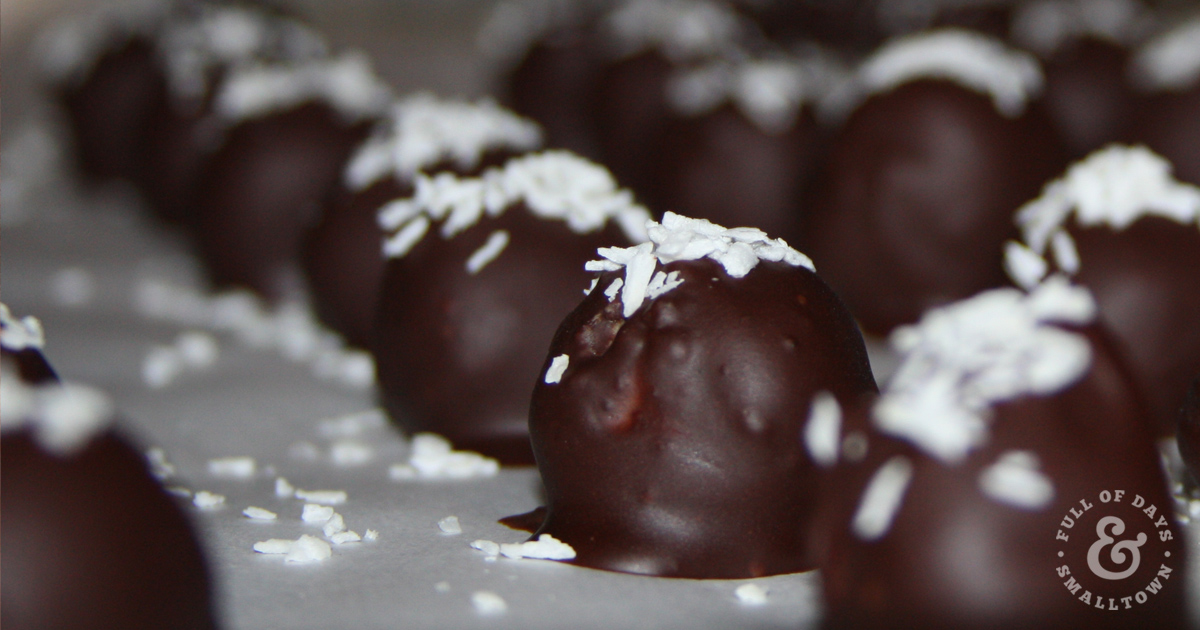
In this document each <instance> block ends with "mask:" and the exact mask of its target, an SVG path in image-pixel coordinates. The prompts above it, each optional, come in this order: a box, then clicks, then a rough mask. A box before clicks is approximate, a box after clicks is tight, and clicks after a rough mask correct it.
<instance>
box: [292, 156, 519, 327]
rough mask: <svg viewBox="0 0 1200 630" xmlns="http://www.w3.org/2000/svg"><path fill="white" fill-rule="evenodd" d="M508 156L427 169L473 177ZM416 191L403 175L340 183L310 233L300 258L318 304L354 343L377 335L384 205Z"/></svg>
mask: <svg viewBox="0 0 1200 630" xmlns="http://www.w3.org/2000/svg"><path fill="white" fill-rule="evenodd" d="M509 157H512V154H511V153H508V152H504V151H490V152H487V153H485V154H484V155H483V156H482V158H481V159H480V162H479V164H478V165H477V166H476V168H474V169H462V168H456V167H455V166H454V165H453V164H451V163H449V162H441V163H438V164H433V165H430V167H429V168H428V169H426V173H427V174H431V175H432V174H436V173H440V172H448V171H450V172H454V173H457V174H458V175H460V176H463V177H470V176H475V175H478V174H479V173H480V172H482V171H483V170H484V169H486V168H487V167H489V166H495V165H499V164H503V163H504V161H505V160H507V159H508V158H509ZM412 194H413V188H412V184H411V183H410V182H406V181H402V180H401V179H400V178H399V177H398V176H396V177H393V176H389V177H386V178H384V179H381V180H379V181H378V182H375V183H374V184H371V185H370V186H368V187H367V188H365V189H363V190H361V191H358V192H351V191H349V190H347V189H346V188H345V187H344V186H340V185H339V186H338V188H337V190H336V191H335V192H334V193H333V194H332V195H330V196H329V197H328V200H327V201H326V203H325V204H324V208H323V210H322V212H321V217H320V220H319V221H318V222H317V223H316V225H314V226H313V227H312V228H311V229H310V230H309V231H308V234H307V235H306V236H305V239H304V246H303V252H302V255H301V260H300V262H301V265H302V266H303V268H304V277H305V279H306V280H307V282H308V289H309V296H310V298H311V299H312V306H313V310H314V311H315V312H316V314H317V317H318V318H319V319H320V320H321V322H322V323H324V324H325V325H326V326H329V327H330V328H332V329H334V330H336V331H338V332H339V333H341V335H342V337H343V338H345V340H346V342H347V343H350V344H351V345H354V346H358V347H360V348H370V347H371V345H372V338H373V337H374V330H375V316H376V312H377V310H378V302H379V292H380V287H379V283H380V282H381V281H382V279H383V269H384V266H385V265H386V263H387V259H386V258H385V257H384V254H383V239H384V232H383V230H382V229H380V227H379V221H378V215H379V210H380V208H382V207H383V206H384V205H385V204H387V203H388V202H390V201H395V200H397V199H403V198H406V197H411V196H412Z"/></svg>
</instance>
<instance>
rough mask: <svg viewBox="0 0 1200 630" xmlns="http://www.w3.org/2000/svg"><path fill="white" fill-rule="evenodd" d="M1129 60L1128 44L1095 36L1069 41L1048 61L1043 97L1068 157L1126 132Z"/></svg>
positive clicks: (1129, 107)
mask: <svg viewBox="0 0 1200 630" xmlns="http://www.w3.org/2000/svg"><path fill="white" fill-rule="evenodd" d="M1128 63H1129V51H1128V50H1127V49H1126V48H1124V47H1122V46H1120V45H1118V44H1115V43H1113V42H1109V41H1102V40H1098V39H1093V38H1085V39H1081V40H1078V41H1073V42H1068V43H1066V44H1064V45H1063V46H1062V47H1061V48H1060V49H1059V50H1058V51H1057V52H1055V53H1054V55H1053V56H1052V57H1051V58H1050V59H1048V60H1047V61H1046V63H1045V66H1044V69H1045V73H1046V88H1045V91H1044V96H1043V100H1044V102H1045V104H1046V111H1047V112H1048V113H1049V115H1050V117H1051V119H1052V120H1053V121H1054V125H1055V127H1056V128H1057V129H1058V131H1059V133H1060V135H1061V136H1062V138H1063V141H1064V142H1065V143H1066V146H1067V149H1068V151H1069V157H1070V158H1071V159H1073V160H1076V159H1081V158H1083V157H1084V156H1086V155H1087V154H1089V153H1091V152H1092V151H1095V150H1096V149H1099V148H1101V147H1103V146H1104V145H1106V144H1108V143H1110V142H1115V141H1117V140H1119V139H1120V138H1121V137H1123V135H1124V134H1125V133H1126V128H1127V126H1128V124H1129V117H1130V115H1131V114H1132V112H1133V108H1134V101H1135V96H1134V93H1133V90H1132V89H1131V88H1130V86H1129V85H1128V83H1127V81H1126V79H1125V72H1126V70H1125V69H1126V67H1127V66H1128Z"/></svg>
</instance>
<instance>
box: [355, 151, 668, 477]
mask: <svg viewBox="0 0 1200 630" xmlns="http://www.w3.org/2000/svg"><path fill="white" fill-rule="evenodd" d="M415 191H416V192H415V196H414V197H412V198H410V199H404V200H400V201H398V202H396V203H394V204H391V205H390V207H389V208H388V209H385V210H384V211H383V212H382V213H381V214H380V221H381V223H382V224H383V225H384V227H385V228H386V229H387V230H388V233H389V236H388V237H387V240H386V242H385V244H384V251H385V253H387V254H389V256H390V259H389V260H388V262H387V264H386V267H385V269H384V274H383V280H382V282H381V285H380V287H381V292H380V295H379V312H378V319H377V320H376V327H375V344H374V347H373V351H374V355H375V361H376V365H377V373H378V381H379V386H380V391H381V395H382V399H383V403H384V406H385V408H386V409H387V411H388V414H389V415H390V416H391V418H392V420H393V421H395V422H396V423H398V424H399V425H400V426H401V427H403V428H404V429H405V430H406V431H408V432H410V433H416V432H421V431H431V432H435V433H440V434H442V435H444V436H445V437H447V438H449V439H450V440H451V441H452V442H453V444H454V445H455V447H456V448H460V449H469V450H476V451H480V452H482V453H484V454H486V455H490V456H493V457H497V458H499V459H500V460H501V461H502V462H505V463H517V464H532V463H533V454H532V451H531V449H530V446H529V429H528V418H529V390H530V388H531V387H532V386H533V383H534V382H535V381H536V379H537V378H538V374H539V368H540V366H541V364H542V360H543V358H544V357H545V351H546V344H547V343H549V340H550V338H551V337H552V336H553V335H554V329H555V327H556V326H557V325H558V323H559V322H560V321H562V317H563V314H564V313H567V312H570V310H571V308H572V307H573V306H574V305H575V304H577V303H578V300H579V295H580V291H581V290H583V289H584V288H586V286H587V279H588V276H587V274H586V273H584V271H583V266H584V264H585V263H586V262H587V261H588V260H590V259H591V258H592V257H593V256H594V255H595V251H596V248H597V247H603V246H624V245H628V244H630V243H632V242H637V241H638V240H641V239H642V238H643V237H644V231H643V230H644V226H645V221H646V220H647V219H648V218H649V214H648V213H647V212H646V211H645V209H643V208H641V207H640V206H637V205H636V204H634V202H633V198H632V195H631V194H630V193H629V192H628V191H626V190H622V189H619V188H617V186H616V183H615V181H614V180H613V179H612V177H611V176H610V175H609V174H608V172H607V171H606V170H604V169H603V168H602V167H599V166H597V165H595V164H593V163H590V162H587V161H586V160H583V159H582V158H579V157H577V156H574V155H573V154H569V153H566V152H561V151H548V152H544V153H534V154H528V155H525V156H522V157H520V158H514V159H512V160H509V161H508V162H506V163H505V164H504V166H502V167H498V168H493V169H489V170H487V171H485V172H484V173H483V174H482V175H481V176H479V177H458V176H456V175H454V174H452V173H449V172H443V173H440V174H438V175H437V176H434V177H429V176H424V175H422V176H419V177H418V178H417V182H416V188H415Z"/></svg>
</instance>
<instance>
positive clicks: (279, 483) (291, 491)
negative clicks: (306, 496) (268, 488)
mask: <svg viewBox="0 0 1200 630" xmlns="http://www.w3.org/2000/svg"><path fill="white" fill-rule="evenodd" d="M275 496H277V497H279V498H281V499H287V498H291V497H294V496H296V489H295V488H294V487H292V484H290V483H288V480H287V479H285V478H283V477H276V478H275Z"/></svg>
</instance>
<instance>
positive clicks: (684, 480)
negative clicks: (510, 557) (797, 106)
mask: <svg viewBox="0 0 1200 630" xmlns="http://www.w3.org/2000/svg"><path fill="white" fill-rule="evenodd" d="M649 231H650V237H651V240H652V241H653V243H652V244H651V243H647V244H643V245H640V246H638V247H633V248H628V249H608V250H601V251H600V254H601V256H603V260H601V261H596V262H595V263H592V264H591V265H589V267H590V268H591V269H593V270H599V271H604V272H605V273H603V274H602V275H601V276H600V278H599V281H598V283H597V284H596V286H595V287H594V288H593V290H592V291H591V293H590V294H589V295H588V297H587V298H586V299H584V301H583V302H582V303H581V304H580V305H579V306H578V307H577V308H576V309H575V310H574V311H573V312H571V314H570V315H568V316H567V318H566V320H565V321H564V322H563V323H562V325H561V326H560V327H559V329H558V332H557V333H556V335H555V336H554V341H553V343H552V344H551V346H550V352H549V356H548V357H547V358H546V360H545V362H544V363H543V365H542V376H541V378H539V379H538V382H537V386H536V387H535V389H534V393H533V402H532V404H531V407H530V415H529V429H530V435H531V437H532V439H533V445H534V453H535V454H536V456H537V462H538V468H539V470H540V471H541V475H542V481H543V484H544V486H545V489H546V498H547V501H548V504H547V512H546V517H545V521H544V522H543V523H542V525H541V527H540V529H538V531H537V534H550V535H552V536H554V537H555V538H557V539H559V540H561V541H563V542H565V543H567V544H568V545H571V546H572V547H573V548H574V550H575V552H576V554H577V555H576V558H575V559H574V561H573V562H574V563H575V564H580V565H583V566H589V567H596V568H601V569H607V570H612V571H624V572H629V573H641V574H648V575H660V576H672V577H688V578H749V577H759V576H764V575H773V574H779V573H790V572H795V571H802V570H806V569H811V568H813V566H814V558H811V557H809V556H808V555H807V554H806V549H805V545H806V541H805V538H804V534H805V529H806V523H807V521H808V519H809V518H811V515H812V512H813V510H814V507H815V505H816V469H815V467H814V465H813V463H812V460H811V459H810V458H809V457H808V456H807V455H806V454H805V452H804V450H803V448H802V447H801V445H800V443H799V441H798V439H797V436H798V435H799V431H800V428H801V426H802V423H803V420H804V418H805V417H806V416H807V414H808V409H809V404H810V401H811V400H812V399H813V397H814V395H815V394H817V393H818V392H831V393H832V395H833V396H835V397H837V398H840V399H842V400H851V399H854V398H855V397H857V396H859V395H863V394H870V393H873V392H874V391H875V381H874V378H873V377H872V375H871V371H870V368H869V366H868V363H867V357H866V350H865V348H864V345H863V341H862V337H861V336H860V335H859V333H858V329H857V327H856V326H855V324H854V321H853V319H852V318H851V317H850V314H849V312H848V311H847V310H846V308H845V307H844V306H843V305H842V303H841V301H839V300H838V298H837V297H836V296H835V295H834V294H833V292H832V291H830V289H829V287H827V286H826V285H825V284H824V283H823V282H822V281H821V280H820V278H818V277H817V276H816V274H814V273H813V271H812V270H811V263H810V262H809V261H808V259H807V258H806V257H804V256H803V255H802V254H800V253H799V252H797V251H796V250H794V249H791V248H790V247H788V246H787V244H786V243H784V242H782V241H778V240H771V239H768V238H767V236H766V235H765V234H764V233H763V232H761V231H758V230H755V229H751V228H737V229H733V230H725V229H723V228H721V227H720V226H716V225H714V224H712V223H709V222H707V221H702V220H697V219H688V218H685V217H680V216H678V215H675V214H672V213H668V214H667V215H666V216H665V217H664V219H663V224H662V225H661V226H660V225H657V224H652V225H651V227H650V230H649ZM826 395H828V394H826Z"/></svg>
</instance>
